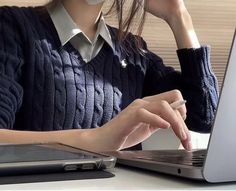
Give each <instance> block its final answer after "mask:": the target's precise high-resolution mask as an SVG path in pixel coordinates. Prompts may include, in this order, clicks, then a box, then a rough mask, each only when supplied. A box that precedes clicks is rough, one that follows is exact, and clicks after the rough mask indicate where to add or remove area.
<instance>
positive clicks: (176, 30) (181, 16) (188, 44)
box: [166, 9, 200, 49]
mask: <svg viewBox="0 0 236 191" xmlns="http://www.w3.org/2000/svg"><path fill="white" fill-rule="evenodd" d="M166 22H167V23H168V25H169V26H170V28H171V30H172V31H173V34H174V36H175V39H176V43H177V46H178V48H179V49H182V48H200V44H199V41H198V38H197V35H196V33H195V30H194V27H193V23H192V18H191V16H190V14H189V13H188V11H187V9H182V10H178V11H175V12H174V13H173V14H170V16H169V17H168V18H167V19H166Z"/></svg>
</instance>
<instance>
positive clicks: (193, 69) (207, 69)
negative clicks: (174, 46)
mask: <svg viewBox="0 0 236 191" xmlns="http://www.w3.org/2000/svg"><path fill="white" fill-rule="evenodd" d="M177 55H178V58H179V62H180V66H181V72H182V76H185V77H188V78H193V77H206V76H209V75H212V69H211V63H210V47H209V46H202V47H200V48H197V49H194V48H190V49H179V50H177Z"/></svg>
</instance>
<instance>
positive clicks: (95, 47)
mask: <svg viewBox="0 0 236 191" xmlns="http://www.w3.org/2000/svg"><path fill="white" fill-rule="evenodd" d="M48 12H49V15H50V17H51V19H52V21H53V24H54V26H55V28H56V30H57V33H58V36H59V39H60V41H61V45H62V46H64V45H65V44H66V43H68V42H70V43H71V44H72V45H73V46H74V47H75V48H76V49H77V50H78V51H79V53H80V55H81V56H82V58H83V60H84V61H85V62H89V61H90V60H91V59H93V58H94V57H95V56H96V55H97V54H98V53H99V51H100V50H101V48H102V46H103V44H104V43H105V42H106V43H108V44H109V45H110V47H111V48H112V49H113V43H112V39H111V35H110V32H109V30H108V28H107V26H106V24H105V20H104V17H103V16H102V15H101V17H100V20H99V21H98V22H99V23H98V28H97V32H96V35H95V39H94V41H93V42H91V40H90V39H89V38H88V37H87V36H86V34H85V33H83V31H81V30H80V28H79V27H78V26H77V25H76V24H75V22H74V21H73V19H72V18H71V16H70V15H69V13H68V12H67V11H66V9H65V8H64V6H63V5H62V3H58V4H57V5H56V6H55V7H54V8H50V9H48ZM113 50H114V49H113Z"/></svg>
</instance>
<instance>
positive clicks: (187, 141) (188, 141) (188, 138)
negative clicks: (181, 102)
mask: <svg viewBox="0 0 236 191" xmlns="http://www.w3.org/2000/svg"><path fill="white" fill-rule="evenodd" d="M176 115H178V116H179V118H181V116H180V113H179V112H178V111H176ZM182 123H183V128H184V131H185V134H186V139H185V140H181V143H182V145H183V147H184V148H185V149H186V150H188V151H191V150H192V143H191V134H190V131H189V130H188V128H187V126H186V124H185V122H184V121H183V120H182Z"/></svg>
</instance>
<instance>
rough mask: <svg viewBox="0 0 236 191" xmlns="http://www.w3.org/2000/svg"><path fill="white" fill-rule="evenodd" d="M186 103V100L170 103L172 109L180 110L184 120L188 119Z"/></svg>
mask: <svg viewBox="0 0 236 191" xmlns="http://www.w3.org/2000/svg"><path fill="white" fill-rule="evenodd" d="M185 103H186V101H185V100H177V101H175V102H172V103H170V106H171V107H172V109H173V110H178V111H179V112H180V114H181V116H182V118H183V119H184V120H185V119H186V112H187V109H186V106H185Z"/></svg>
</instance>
